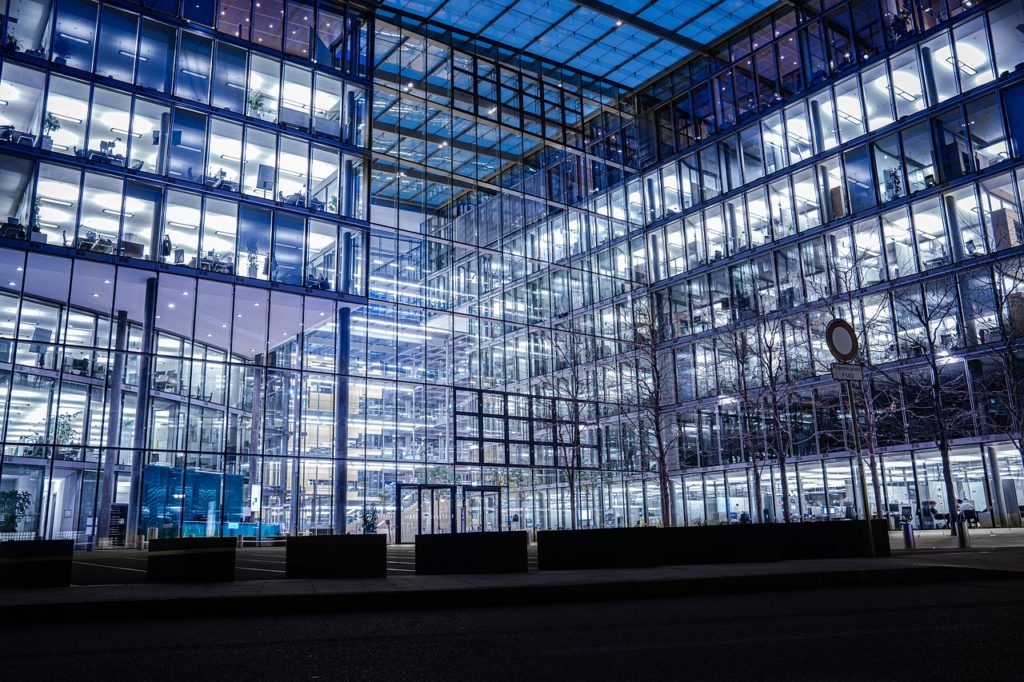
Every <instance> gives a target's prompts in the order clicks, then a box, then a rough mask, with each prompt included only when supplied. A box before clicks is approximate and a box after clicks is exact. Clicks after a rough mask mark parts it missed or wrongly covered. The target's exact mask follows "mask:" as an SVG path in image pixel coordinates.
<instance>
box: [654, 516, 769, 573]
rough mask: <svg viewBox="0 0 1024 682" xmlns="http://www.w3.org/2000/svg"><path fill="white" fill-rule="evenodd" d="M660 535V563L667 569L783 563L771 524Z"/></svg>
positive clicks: (687, 529) (673, 530) (672, 530)
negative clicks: (708, 565)
mask: <svg viewBox="0 0 1024 682" xmlns="http://www.w3.org/2000/svg"><path fill="white" fill-rule="evenodd" d="M659 533H660V537H659V540H658V542H659V556H660V562H661V563H662V564H664V565H667V566H675V565H680V564H729V563H747V562H758V561H778V560H779V543H778V535H777V533H776V532H775V527H774V526H773V525H771V524H753V523H751V524H736V525H728V526H691V527H680V528H661V529H659Z"/></svg>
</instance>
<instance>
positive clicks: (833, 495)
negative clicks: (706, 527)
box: [0, 0, 1024, 546]
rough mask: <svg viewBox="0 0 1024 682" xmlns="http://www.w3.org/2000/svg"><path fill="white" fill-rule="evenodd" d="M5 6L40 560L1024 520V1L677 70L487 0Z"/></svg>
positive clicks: (792, 16) (782, 25)
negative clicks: (851, 364) (371, 542)
mask: <svg viewBox="0 0 1024 682" xmlns="http://www.w3.org/2000/svg"><path fill="white" fill-rule="evenodd" d="M4 2H6V6H5V16H4V20H3V30H4V36H5V39H4V43H3V53H2V55H0V217H2V218H3V220H4V222H3V225H2V226H0V271H2V273H3V274H0V297H2V298H3V301H0V397H2V402H0V408H2V410H3V411H2V415H0V418H2V422H0V436H2V447H3V459H2V460H0V476H2V483H0V493H6V494H7V497H5V498H4V499H5V500H6V499H7V498H10V499H11V500H14V499H19V500H27V505H23V506H24V507H25V508H24V509H22V510H21V511H17V512H15V511H14V507H13V506H11V511H4V515H3V516H2V517H0V524H2V527H0V538H6V537H36V536H39V537H47V538H50V537H53V538H56V537H66V538H73V539H75V540H76V542H77V543H78V544H79V545H80V546H93V545H97V544H99V545H104V544H106V543H108V542H113V543H114V544H122V543H125V542H128V543H129V544H130V543H133V542H134V541H135V538H136V537H137V536H144V537H170V536H178V535H242V536H247V537H251V538H269V537H278V536H282V535H289V534H301V533H315V532H332V531H333V532H345V531H348V532H359V531H362V530H368V526H367V523H368V519H376V520H375V521H372V522H370V523H371V525H373V524H376V527H377V528H378V529H379V530H380V531H381V532H384V531H385V530H386V529H390V530H392V531H393V532H395V533H396V534H401V538H402V539H411V538H412V537H413V536H414V535H415V534H416V533H417V532H451V531H456V532H463V531H471V530H507V529H517V528H527V529H529V528H561V527H570V526H579V527H605V526H634V525H638V524H691V525H694V524H705V523H706V524H721V523H747V522H752V521H753V522H756V521H781V520H783V519H784V518H789V519H790V520H806V521H817V520H836V519H845V518H851V517H854V516H856V515H857V514H859V513H862V512H863V509H864V507H865V505H868V506H869V507H870V508H871V509H872V510H874V511H875V512H878V513H882V514H885V515H887V516H889V517H890V518H893V519H894V520H897V521H898V520H901V519H912V520H914V521H915V523H918V524H920V525H922V526H927V525H928V524H929V523H931V524H933V525H934V524H935V523H936V521H935V517H934V515H933V514H932V513H931V512H928V511H926V510H928V509H931V508H932V507H934V509H935V510H936V511H937V512H938V513H939V514H945V513H948V511H949V509H950V504H949V503H950V500H948V499H947V498H948V494H947V487H946V480H947V478H948V479H950V480H951V481H952V482H953V486H954V495H956V496H957V497H961V498H963V499H969V500H971V501H973V503H974V506H975V508H976V509H977V510H979V511H982V516H983V517H984V518H986V519H987V522H988V523H992V522H995V521H999V520H1001V519H1006V520H1008V521H1010V522H1017V523H1019V519H1020V513H1019V508H1018V507H1019V505H1018V500H1022V501H1024V479H1022V474H1021V462H1022V459H1021V453H1020V452H1018V451H1017V449H1016V447H1015V446H1014V445H1013V438H1012V434H1013V432H1014V431H1015V429H1014V423H1015V422H1014V420H1013V415H1014V413H1015V412H1016V411H1017V410H1018V408H1017V407H1016V405H1017V401H1018V400H1019V398H1016V397H1014V396H1013V395H1010V394H1012V393H1013V390H1012V387H1013V386H1014V385H1015V384H1014V376H1016V374H1015V373H1016V372H1019V371H1020V370H1019V369H1014V368H1008V367H1007V363H1006V362H1005V360H1006V357H1007V353H1006V352H1004V353H1002V354H1001V353H1000V348H1003V347H1005V346H1006V343H1007V341H1010V342H1011V344H1010V345H1011V348H1010V350H1009V351H1008V353H1009V357H1010V358H1012V359H1014V361H1015V362H1017V361H1019V360H1016V359H1015V358H1014V355H1013V351H1014V350H1015V346H1014V344H1015V342H1016V340H1018V339H1020V336H1019V335H1020V334H1024V326H1022V325H1024V319H1018V318H1021V316H1022V315H1024V306H1022V305H1021V301H1022V300H1024V293H1022V292H1024V263H1022V254H1024V248H1022V239H1024V234H1022V232H1021V204H1020V200H1021V192H1022V191H1024V164H1022V162H1021V156H1022V154H1024V114H1022V113H1021V112H1022V111H1024V107H1022V106H1021V105H1022V104H1024V76H1022V74H1024V68H1022V69H1019V68H1018V66H1019V65H1020V64H1022V63H1024V38H1022V36H1021V34H1020V32H1019V31H1018V30H1017V28H1015V27H1017V26H1019V25H1021V24H1024V7H1022V4H1021V2H1020V0H1010V1H1009V2H998V1H992V2H986V3H980V4H978V3H974V4H960V3H954V2H953V1H952V0H950V1H949V2H948V3H946V2H941V1H940V2H935V1H931V0H929V1H925V0H921V1H920V2H914V3H912V2H904V1H903V0H857V1H855V2H852V3H837V2H824V3H809V4H807V3H805V4H804V5H801V8H800V9H796V8H793V7H791V6H788V5H787V6H786V7H783V8H775V9H773V10H768V11H766V12H762V13H761V14H760V15H758V16H757V17H755V18H753V19H752V20H749V21H746V19H748V17H744V21H743V22H737V21H733V22H732V23H728V22H726V23H727V24H728V25H725V24H723V28H720V30H719V31H718V33H717V34H716V35H718V36H719V37H722V33H723V31H725V30H728V31H731V33H729V34H728V35H726V36H724V38H723V39H722V40H718V41H717V42H715V41H714V40H710V39H709V40H707V41H706V43H707V44H708V45H710V47H708V48H706V49H704V52H705V54H696V53H695V54H693V55H692V56H691V57H690V58H689V59H687V60H686V61H684V62H683V63H682V64H679V65H676V66H675V67H674V68H673V69H671V70H666V69H664V68H659V69H657V70H654V71H650V72H649V73H648V72H647V71H644V70H643V69H642V68H641V67H640V66H636V67H630V68H628V69H627V68H625V67H618V68H602V69H600V70H597V69H596V67H594V68H590V62H588V60H587V59H582V58H581V59H576V58H573V59H563V58H560V57H558V54H559V53H558V49H556V47H555V46H553V45H549V46H548V47H547V48H545V49H546V51H545V52H544V53H543V54H538V52H537V51H536V50H539V49H540V48H534V50H533V51H531V46H530V44H529V43H531V42H534V41H533V40H531V41H528V43H527V44H523V45H519V44H516V41H517V40H518V38H515V36H514V35H513V33H514V31H513V32H511V33H509V34H508V35H509V38H508V41H507V44H502V45H501V46H496V45H495V43H494V40H495V38H494V35H495V34H494V31H495V30H497V28H496V27H500V26H502V25H503V24H502V23H501V22H502V20H501V19H500V18H498V17H493V18H492V21H490V22H489V23H487V27H486V29H483V33H476V34H474V35H468V34H466V30H467V29H466V27H465V26H463V24H462V23H460V24H459V25H460V26H462V30H461V31H460V29H458V28H456V27H455V26H452V25H450V24H449V23H446V22H451V21H452V20H453V18H454V17H457V16H464V14H459V11H461V10H458V6H460V5H459V3H456V2H448V3H441V4H442V6H443V9H440V10H437V8H435V10H436V11H435V13H434V14H433V15H432V16H431V18H429V19H426V18H425V17H424V16H418V15H417V14H416V11H417V10H416V8H415V7H413V6H409V7H405V6H401V7H398V6H394V4H393V3H385V6H384V7H379V8H376V9H374V8H369V7H362V6H361V5H359V4H352V5H346V4H344V3H341V2H330V3H326V2H319V3H317V2H311V1H308V2H307V1H302V2H284V0H280V1H274V2H270V3H267V2H266V1H263V2H258V3H252V2H249V1H248V0H244V1H240V0H220V2H219V3H218V2H212V1H211V2H200V3H185V4H183V5H181V6H180V7H179V3H178V2H177V0H159V1H158V2H155V3H147V5H146V7H145V8H142V7H140V6H139V5H138V4H137V3H133V2H128V1H121V0H105V1H104V2H99V3H97V2H92V1H91V0H53V1H51V0H0V5H3V3H4ZM522 2H523V0H520V4H522ZM429 4H431V3H424V6H426V5H429ZM434 4H437V3H434ZM655 4H659V3H655ZM457 10H458V11H457ZM488 11H490V10H488ZM587 11H588V12H589V10H587ZM666 12H667V14H666V15H665V16H669V15H671V12H668V10H666ZM513 15H515V13H512V14H511V15H510V16H513ZM515 16H518V15H515ZM673 16H674V15H673ZM478 18H479V17H478ZM581 19H582V17H581ZM465 21H469V19H465V18H464V20H463V22H465ZM565 21H568V19H567V18H566V17H562V18H561V19H559V20H558V22H565ZM558 22H552V23H553V24H555V23H558ZM612 24H613V25H611V26H609V27H606V30H608V31H612V32H613V31H615V30H617V28H618V27H616V26H615V25H614V21H612ZM620 24H621V22H620ZM558 25H560V26H561V25H562V24H561V23H558ZM593 25H594V26H598V25H601V22H600V21H597V20H594V23H593ZM623 28H625V29H628V30H629V31H634V30H635V29H633V28H632V27H630V26H626V27H623ZM524 30H525V29H524ZM680 30H682V29H680ZM488 32H490V33H488ZM556 33H557V31H556ZM540 35H541V34H537V35H536V36H535V38H536V39H537V40H538V41H539V43H538V45H541V46H543V45H544V44H545V43H544V41H545V40H548V39H547V38H542V37H540ZM630 35H631V36H633V38H635V36H634V35H633V34H632V33H630ZM520 38H521V36H520ZM499 42H500V41H499ZM599 42H600V41H597V42H594V45H597V44H598V43H599ZM661 42H662V43H663V42H664V41H661ZM684 42H685V41H684ZM659 45H661V43H652V45H651V46H649V47H648V48H644V47H643V46H642V45H636V46H631V47H629V50H630V52H629V54H632V55H633V56H634V57H635V56H636V55H638V54H646V53H645V52H644V49H649V50H652V51H655V52H656V51H657V50H660V49H664V46H661V47H659ZM591 48H593V45H592V46H591ZM591 48H588V49H591ZM623 49H626V48H623ZM652 54H653V52H652ZM666 54H668V53H667V52H666ZM591 61H593V60H591ZM673 61H675V60H673ZM645 68H646V67H645ZM650 74H658V75H657V76H656V77H655V78H654V79H653V80H651V79H650V78H648V79H647V81H646V82H645V83H644V84H643V85H641V86H640V87H634V86H635V85H636V83H638V82H640V80H639V79H640V77H641V76H642V77H645V78H646V77H647V76H649V75H650ZM4 275H6V278H4ZM836 316H839V317H844V318H846V319H848V320H849V321H850V322H851V323H853V324H854V326H855V328H856V329H857V332H858V335H859V337H860V341H861V346H862V358H861V360H862V361H863V362H864V363H865V365H866V367H867V369H868V373H867V380H866V381H865V382H863V383H862V384H861V385H860V386H859V387H858V389H857V392H856V399H857V400H858V401H859V402H861V403H862V404H861V405H860V408H859V409H860V412H861V429H862V435H863V437H864V440H865V441H866V442H867V448H866V450H867V457H866V459H867V460H868V461H869V467H870V471H869V484H870V490H869V498H870V499H868V500H864V499H862V495H861V492H860V488H859V486H858V483H857V464H856V461H855V460H854V458H853V456H852V452H851V450H852V445H851V443H852V436H851V433H850V427H849V423H850V405H848V404H847V400H846V395H845V393H844V392H842V391H841V390H840V386H839V385H838V384H837V383H836V382H834V381H832V380H831V377H830V376H829V369H830V364H831V356H830V354H829V352H828V349H827V348H826V346H825V343H824V340H823V331H824V327H825V325H826V323H827V322H828V321H829V320H830V319H831V318H833V317H836ZM648 351H649V352H648ZM1011 364H1013V363H1011ZM1014 367H1016V365H1014ZM936 386H937V387H938V388H935V387H936ZM1018 388H1021V389H1024V382H1021V384H1020V386H1019V387H1018ZM937 404H941V408H942V412H941V414H942V416H943V418H941V419H939V418H938V417H937V416H936V409H935V408H936V405H937ZM652 405H653V406H652ZM1022 413H1024V411H1022ZM940 421H941V425H942V427H943V428H942V430H943V432H944V438H945V440H944V441H943V442H941V443H937V442H936V440H935V439H936V429H937V427H938V425H939V424H938V422H940ZM1018 430H1019V429H1018ZM945 444H948V446H949V447H948V448H946V447H945ZM944 455H945V456H944ZM933 502H934V503H935V504H934V505H932V504H931V503H933ZM4 504H5V505H6V504H7V502H5V503H4ZM12 504H13V503H12ZM4 509H5V510H6V509H7V507H5V508H4ZM371 509H373V510H375V512H376V513H374V514H370V513H368V510H371ZM985 513H987V514H988V515H987V516H985Z"/></svg>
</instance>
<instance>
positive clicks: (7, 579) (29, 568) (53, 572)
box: [0, 540, 75, 587]
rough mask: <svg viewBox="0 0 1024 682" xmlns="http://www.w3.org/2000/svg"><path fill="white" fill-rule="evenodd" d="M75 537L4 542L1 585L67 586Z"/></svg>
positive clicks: (1, 546)
mask: <svg viewBox="0 0 1024 682" xmlns="http://www.w3.org/2000/svg"><path fill="white" fill-rule="evenodd" d="M74 552H75V542H74V540H15V541H11V542H0V587H67V586H68V585H70V584H71V559H72V557H73V556H74Z"/></svg>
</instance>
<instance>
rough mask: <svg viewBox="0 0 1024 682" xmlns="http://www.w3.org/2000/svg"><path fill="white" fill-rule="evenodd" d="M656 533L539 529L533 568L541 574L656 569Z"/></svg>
mask: <svg viewBox="0 0 1024 682" xmlns="http://www.w3.org/2000/svg"><path fill="white" fill-rule="evenodd" d="M660 530H662V529H659V528H596V529H591V530H542V531H539V532H538V533H537V565H538V567H539V568H540V570H542V571H564V570H571V569H582V568H642V567H646V566H657V565H658V564H659V563H661V556H660V552H659V542H660V537H659V536H658V532H659V531H660Z"/></svg>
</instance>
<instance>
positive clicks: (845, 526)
mask: <svg viewBox="0 0 1024 682" xmlns="http://www.w3.org/2000/svg"><path fill="white" fill-rule="evenodd" d="M866 523H868V522H866V521H861V520H852V521H822V522H815V523H790V524H778V527H777V532H778V533H779V545H780V548H781V551H782V557H783V558H784V559H841V558H854V557H872V556H879V557H887V556H890V555H891V551H890V549H889V531H888V524H887V522H886V521H885V520H879V519H874V520H872V521H871V522H870V524H871V525H870V529H871V531H870V532H871V538H872V542H873V544H874V548H873V549H874V551H873V552H872V548H871V547H869V546H868V543H867V528H866V527H865V524H866Z"/></svg>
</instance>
